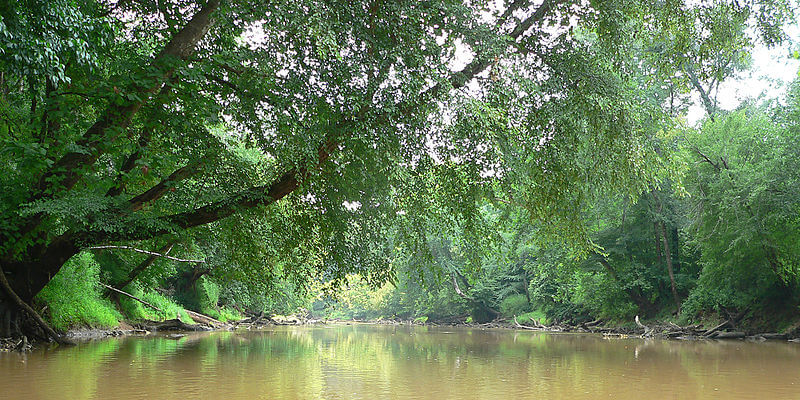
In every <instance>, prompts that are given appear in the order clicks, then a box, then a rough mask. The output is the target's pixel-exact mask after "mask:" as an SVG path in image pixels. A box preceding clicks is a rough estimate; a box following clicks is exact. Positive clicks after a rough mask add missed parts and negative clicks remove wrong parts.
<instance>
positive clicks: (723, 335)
mask: <svg viewBox="0 0 800 400" xmlns="http://www.w3.org/2000/svg"><path fill="white" fill-rule="evenodd" d="M744 337H745V334H744V332H717V333H715V334H714V336H712V338H714V339H741V338H744Z"/></svg>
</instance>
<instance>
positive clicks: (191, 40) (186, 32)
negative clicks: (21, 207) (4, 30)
mask: <svg viewBox="0 0 800 400" xmlns="http://www.w3.org/2000/svg"><path fill="white" fill-rule="evenodd" d="M219 3H220V0H209V1H208V2H207V3H206V5H205V6H203V8H202V9H201V10H200V11H199V12H197V14H195V15H194V16H193V17H192V19H191V20H190V21H189V22H188V23H187V24H186V25H185V26H184V27H183V28H182V29H181V30H180V31H179V32H178V33H176V34H175V36H173V37H172V39H171V40H170V41H169V42H168V43H167V45H166V46H165V47H164V49H163V50H162V51H161V52H160V53H159V54H158V55H157V56H156V57H155V59H154V60H153V62H152V63H151V64H150V68H152V69H154V70H155V71H158V74H157V78H156V79H154V81H153V82H152V83H151V84H150V85H144V86H135V87H134V88H133V90H132V93H136V94H138V95H139V97H140V100H137V101H130V102H128V103H127V104H124V105H111V106H109V107H108V108H107V109H106V111H105V112H104V113H103V114H102V116H101V117H100V118H99V119H98V120H97V121H96V122H95V123H94V124H93V125H92V126H91V127H90V128H89V129H88V130H87V131H86V132H85V133H84V135H83V136H82V137H81V138H80V139H79V140H78V141H76V142H75V145H76V147H77V148H79V149H80V150H78V151H71V152H69V153H67V154H65V155H64V156H63V157H61V159H59V160H58V161H56V162H55V163H54V164H53V166H52V167H50V169H49V170H48V171H47V172H45V173H44V174H43V175H42V176H41V178H40V179H39V182H38V184H37V185H36V192H35V193H34V194H32V195H31V196H30V198H29V199H28V202H33V201H36V200H40V199H49V198H53V196H54V195H55V194H56V193H57V192H58V191H61V190H70V189H71V188H72V187H74V186H75V184H76V183H77V182H78V181H79V180H80V178H81V177H82V175H83V171H82V170H83V168H85V167H87V166H89V165H92V164H94V163H95V162H96V161H97V159H98V158H99V157H100V155H101V154H103V149H102V147H103V146H104V144H106V143H109V142H110V141H111V139H113V138H114V137H116V136H117V135H119V133H120V132H123V131H124V130H125V128H127V126H128V125H129V124H130V122H131V120H132V119H133V116H134V115H135V114H136V113H137V112H138V111H139V109H140V108H141V107H142V106H143V105H144V103H145V101H146V99H147V98H148V97H149V96H150V95H151V94H152V93H154V92H156V91H157V90H159V89H160V88H161V87H162V85H163V84H164V82H165V81H167V80H168V79H169V78H170V77H171V76H172V74H173V73H174V72H175V68H176V64H175V63H174V60H175V59H178V60H186V59H187V58H189V56H191V54H192V53H193V52H194V49H195V47H196V46H197V43H198V42H199V41H200V40H201V39H202V38H203V36H205V34H206V33H207V32H208V30H209V29H210V28H211V26H212V24H213V22H214V21H213V20H212V18H211V14H212V13H213V12H215V11H216V9H217V8H218V7H219ZM41 219H42V214H41V213H39V214H36V215H34V216H32V217H30V218H27V219H26V220H25V221H23V223H22V224H21V231H22V234H27V233H28V232H31V231H32V230H34V229H35V228H36V227H37V226H38V225H39V223H40V222H41Z"/></svg>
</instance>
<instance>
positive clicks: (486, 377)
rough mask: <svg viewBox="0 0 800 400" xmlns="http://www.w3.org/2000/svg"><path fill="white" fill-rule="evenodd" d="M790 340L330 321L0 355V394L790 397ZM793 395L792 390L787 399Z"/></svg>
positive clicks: (796, 371)
mask: <svg viewBox="0 0 800 400" xmlns="http://www.w3.org/2000/svg"><path fill="white" fill-rule="evenodd" d="M798 367H800V346H798V345H796V344H791V343H763V344H754V343H746V342H741V341H739V342H674V341H644V340H639V339H623V340H607V339H604V338H602V337H599V336H591V335H549V334H538V333H534V332H525V331H522V332H519V331H508V330H468V329H458V328H429V327H407V326H365V325H332V326H319V327H276V328H274V329H270V330H264V331H257V332H256V331H253V332H235V333H234V332H215V333H203V334H191V335H187V336H184V337H181V338H177V339H176V338H170V337H167V336H156V337H147V338H139V337H129V338H122V339H110V340H103V341H96V342H90V343H85V344H82V345H80V346H76V347H72V348H63V349H56V350H38V351H36V352H34V353H31V354H28V355H18V354H0V377H2V378H3V381H4V382H6V384H5V385H4V387H6V388H9V390H7V392H6V393H3V395H4V396H0V397H3V398H6V397H7V398H14V399H16V398H20V399H23V398H24V399H52V398H70V399H106V398H121V399H126V398H142V399H187V398H201V399H202V398H207V399H218V398H226V399H227V398H232V399H240V398H241V399H259V398H260V399H317V398H325V399H355V398H363V399H375V398H387V399H390V398H391V399H394V398H414V399H426V398H430V399H459V400H463V399H493V400H497V399H505V398H531V399H534V398H548V399H566V398H570V399H573V398H579V399H580V398H585V399H596V398H614V399H641V398H643V397H646V398H648V399H659V398H696V399H703V398H707V399H711V398H753V397H761V398H765V399H766V398H798V399H800V368H798ZM796 387H797V389H796Z"/></svg>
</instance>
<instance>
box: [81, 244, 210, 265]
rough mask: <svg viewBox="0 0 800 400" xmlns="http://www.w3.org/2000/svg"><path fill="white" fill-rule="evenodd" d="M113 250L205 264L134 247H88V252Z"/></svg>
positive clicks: (200, 261) (203, 261)
mask: <svg viewBox="0 0 800 400" xmlns="http://www.w3.org/2000/svg"><path fill="white" fill-rule="evenodd" d="M114 249H118V250H131V251H135V252H137V253H142V254H148V255H151V256H156V257H163V258H166V259H167V260H172V261H177V262H183V263H193V264H205V263H206V262H205V260H185V259H182V258H178V257H173V256H168V255H166V254H161V253H156V252H154V251H149V250H142V249H137V248H136V247H131V246H93V247H89V250H114Z"/></svg>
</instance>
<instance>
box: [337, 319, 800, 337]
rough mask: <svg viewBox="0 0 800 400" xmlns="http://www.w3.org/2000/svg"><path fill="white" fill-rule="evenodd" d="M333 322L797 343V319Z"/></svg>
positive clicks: (798, 330)
mask: <svg viewBox="0 0 800 400" xmlns="http://www.w3.org/2000/svg"><path fill="white" fill-rule="evenodd" d="M328 321H329V322H336V323H363V324H380V325H415V326H452V327H464V328H474V329H487V328H495V329H511V330H526V331H537V332H549V333H589V334H601V335H603V336H606V337H620V338H630V337H640V338H656V339H673V340H734V339H740V340H750V341H764V340H784V341H791V342H800V321H798V322H796V323H793V324H789V325H788V327H787V328H786V329H784V330H783V331H768V330H757V329H754V328H753V327H752V326H748V325H747V323H746V322H747V321H742V320H741V319H739V320H737V319H736V318H735V317H733V318H729V319H725V320H721V321H718V322H716V323H707V324H694V325H688V326H680V325H677V324H675V323H674V322H671V321H657V320H649V321H640V320H639V319H638V317H637V318H636V319H634V321H632V322H631V323H619V322H617V323H614V324H608V323H604V322H603V321H601V320H595V321H590V322H584V323H581V324H554V325H549V326H545V325H542V324H538V323H536V321H532V322H533V323H532V324H521V323H519V322H518V321H516V318H512V320H505V319H504V320H495V321H492V322H488V323H482V324H481V323H471V322H449V321H448V322H437V321H430V322H428V321H424V322H423V321H415V320H391V319H378V320H365V321H358V320H328Z"/></svg>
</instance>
